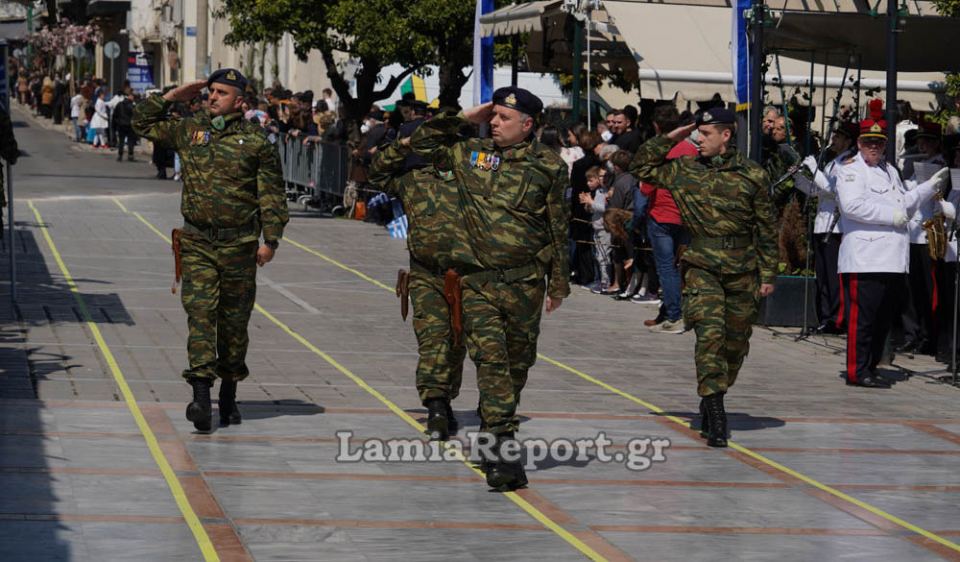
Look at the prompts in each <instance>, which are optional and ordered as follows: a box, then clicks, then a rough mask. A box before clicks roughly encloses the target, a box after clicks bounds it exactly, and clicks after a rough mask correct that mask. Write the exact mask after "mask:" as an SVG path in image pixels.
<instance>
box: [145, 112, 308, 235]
mask: <svg viewBox="0 0 960 562" xmlns="http://www.w3.org/2000/svg"><path fill="white" fill-rule="evenodd" d="M171 105H172V102H169V101H166V100H164V99H163V97H162V96H160V95H153V96H150V97H148V98H147V99H146V100H144V101H142V102H141V103H139V104H137V106H136V108H134V112H133V130H134V131H135V132H136V133H137V134H138V135H140V136H142V137H145V138H147V139H150V140H151V141H153V142H158V143H162V144H164V145H166V146H169V147H171V148H173V149H174V150H176V151H177V153H178V154H179V155H180V162H181V177H182V178H183V194H182V196H181V201H180V212H181V213H182V214H183V217H184V218H185V219H186V220H187V221H189V222H190V223H192V224H194V225H197V226H199V227H208V226H212V227H217V228H238V227H241V226H246V225H247V224H249V223H250V221H251V220H253V219H254V218H259V221H260V225H261V228H262V234H263V239H264V240H268V241H274V240H279V239H280V238H282V237H283V228H284V226H285V225H286V224H287V221H288V220H289V217H288V214H287V198H286V194H285V193H284V188H283V170H282V169H281V166H280V153H279V152H278V150H277V147H276V145H275V144H273V143H272V142H270V140H269V138H268V137H267V135H266V134H265V133H264V132H263V130H262V129H261V128H260V127H259V126H258V125H255V124H253V123H251V122H249V121H247V120H245V119H243V115H242V114H241V113H233V114H230V115H227V116H224V118H223V119H222V122H223V124H222V126H221V127H218V126H217V124H218V123H220V121H221V120H219V119H215V118H212V117H211V115H210V114H209V113H208V112H206V111H201V112H199V113H197V114H196V115H194V116H193V117H188V118H175V117H172V116H170V115H169V114H168V110H169V109H170V106H171ZM259 235H260V233H256V234H252V235H250V236H246V237H242V238H239V239H237V240H235V241H234V242H233V243H234V244H245V243H247V242H249V241H251V240H256V239H257V238H258V237H259Z"/></svg>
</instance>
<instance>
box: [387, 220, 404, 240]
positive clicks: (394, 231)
mask: <svg viewBox="0 0 960 562" xmlns="http://www.w3.org/2000/svg"><path fill="white" fill-rule="evenodd" d="M387 232H388V233H390V238H399V239H404V240H405V239H406V238H407V215H400V216H399V217H397V218H395V219H393V220H392V221H390V222H388V223H387Z"/></svg>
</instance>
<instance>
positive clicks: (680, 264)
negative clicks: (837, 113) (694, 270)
mask: <svg viewBox="0 0 960 562" xmlns="http://www.w3.org/2000/svg"><path fill="white" fill-rule="evenodd" d="M685 253H687V245H686V244H680V245H679V246H677V255H676V260H677V261H676V266H677V271H679V272H680V290H681V291H682V290H683V288H684V286H685V285H686V278H687V267H686V266H685V265H684V261H683V254H685Z"/></svg>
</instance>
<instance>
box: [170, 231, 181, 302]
mask: <svg viewBox="0 0 960 562" xmlns="http://www.w3.org/2000/svg"><path fill="white" fill-rule="evenodd" d="M182 234H183V230H182V229H179V228H174V229H173V230H172V231H171V232H170V249H171V250H173V286H172V287H170V292H171V293H173V294H174V295H175V294H177V285H179V284H180V277H181V276H182V275H183V262H182V261H181V260H180V236H181V235H182Z"/></svg>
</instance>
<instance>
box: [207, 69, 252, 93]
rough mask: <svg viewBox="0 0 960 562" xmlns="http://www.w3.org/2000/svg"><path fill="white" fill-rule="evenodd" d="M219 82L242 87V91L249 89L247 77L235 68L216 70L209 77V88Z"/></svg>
mask: <svg viewBox="0 0 960 562" xmlns="http://www.w3.org/2000/svg"><path fill="white" fill-rule="evenodd" d="M217 83H219V84H226V85H227V86H233V87H234V88H240V91H243V90H246V89H247V78H246V77H245V76H244V75H243V74H241V73H240V71H239V70H237V69H235V68H221V69H218V70H215V71H214V72H213V74H211V75H210V78H207V88H209V87H210V86H212V85H213V84H217Z"/></svg>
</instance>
